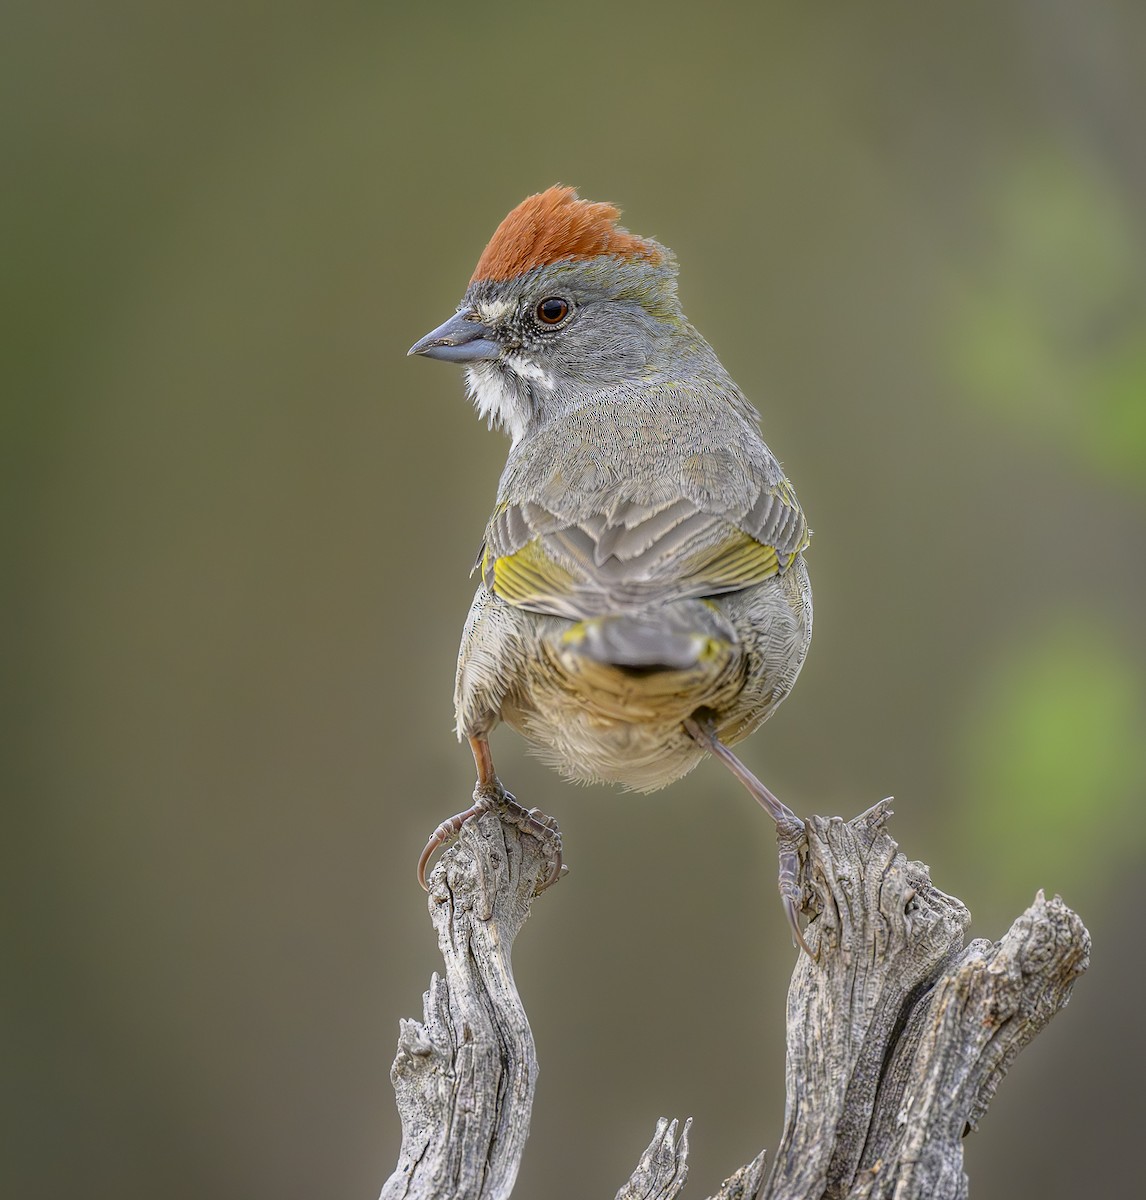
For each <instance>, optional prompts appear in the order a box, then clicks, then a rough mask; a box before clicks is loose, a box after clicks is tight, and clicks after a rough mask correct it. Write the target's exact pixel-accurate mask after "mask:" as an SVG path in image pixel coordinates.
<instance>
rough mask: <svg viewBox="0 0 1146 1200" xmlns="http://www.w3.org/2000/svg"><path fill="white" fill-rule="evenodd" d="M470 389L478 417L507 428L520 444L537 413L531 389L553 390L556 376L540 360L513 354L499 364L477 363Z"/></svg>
mask: <svg viewBox="0 0 1146 1200" xmlns="http://www.w3.org/2000/svg"><path fill="white" fill-rule="evenodd" d="M515 377H516V378H515ZM517 380H520V381H521V382H520V383H518V382H517ZM466 390H467V392H468V393H469V397H470V399H471V400H472V401H473V403H474V407H475V408H476V409H477V413H478V416H479V417H481V418H482V419H483V420H484V421H485V422H486V424H487V425H488V426H489V427H490V429H493V428H494V427H495V426H499V427H500V428H502V429H504V430H505V431H506V433H508V434H509V436H510V438H511V439H512V440H513V444H514V445H515V446H516V445H517V443H518V442H519V441H521V439H522V436H523V435H524V433H525V429H526V426H527V425H528V424H529V418H530V417H531V416H532V415H533V407H532V405H531V404H530V400H529V393H530V391H535V392H546V393H548V392H552V391H553V378H552V376H551V375H550V374H549V372H548V371H545V370H543V369H542V368H541V367H539V366H537V364H536V363H531V362H528V361H527V360H525V359H523V358H522V357H521V356H520V355H518V354H513V353H509V354H504V355H503V356H502V358H501V360H500V362H498V363H476V364H475V365H474V366H472V367H468V368H467V369H466Z"/></svg>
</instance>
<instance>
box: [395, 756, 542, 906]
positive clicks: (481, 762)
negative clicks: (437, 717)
mask: <svg viewBox="0 0 1146 1200" xmlns="http://www.w3.org/2000/svg"><path fill="white" fill-rule="evenodd" d="M469 742H470V749H471V750H472V751H473V755H474V765H475V766H476V767H477V776H478V779H477V786H476V787H475V788H474V802H473V804H472V805H471V806H470V807H469V808H467V809H466V810H465V812H460V813H457V814H456V815H455V816H452V817H450V819H449V820H448V821H443V822H442V823H441V824H440V825H439V826H438V827H437V829H435V830H434V832H433V833H432V834H431V835H430V840H429V841H428V842H427V843H426V848H425V849H424V850H423V851H422V856H421V858H419V859H418V882H419V883H420V884H421V885H422V887H423V888H424V889H425V890H426V891H429V890H430V889H429V885H428V884H427V883H426V865H427V864H428V863H429V861H430V857H431V855H432V854H433V853H434V851H435V850H437V849H438V847H439V846H444V845H446V844H447V843H448V842H452V841H453V840H454V838H456V837H457V836H458V834H459V833H461V830H462V826H463V825H464V824H465V823H466V822H467V821H468V820H469V819H470V818H471V817H476V816H478V815H479V814H480V813H483V812H496V813H498V814H499V815H500V816H502V817H504V818H505V819H507V820H508V821H509V822H510V823H511V824H513V825H514V826H516V828H518V829H519V830H521V832H522V833H528V834H530V835H531V836H533V837H535V838H537V839H538V841H540V842H541V843H542V845H544V846H545V847H546V849H547V850H549V851H550V852H551V853H552V855H553V861H552V866H551V868H550V871H549V875H548V877H547V878H546V880H545V883H544V884H543V885H542V886H541V888H540V889H539V891H540V892H543V891H545V889H546V888H547V887H551V886H552V885H553V884H554V883H556V882H557V880H558V878H559V877H560V875H561V868H562V866H563V864H564V859H563V857H562V854H561V831H560V830H559V829H558V828H557V822H556V821H554V820H553V818H552V817H547V816H546V815H545V814H544V813H543V812H541V810H540V809H537V808H525V807H524V806H523V805H521V804H518V802H517V801H516V800H515V799H514V797H513V796H511V795H510V794H509V792H507V791H506V790H505V788H504V787H502V785H501V780H500V779H498V777H497V775H496V773H495V772H494V769H493V755H492V754H491V753H490V750H489V742H488V741H487V740H486V739H485V738H483V737H472V738H470V740H469Z"/></svg>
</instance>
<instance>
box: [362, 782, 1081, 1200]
mask: <svg viewBox="0 0 1146 1200" xmlns="http://www.w3.org/2000/svg"><path fill="white" fill-rule="evenodd" d="M889 815H890V812H889V810H888V808H887V805H886V803H884V804H879V805H876V806H875V807H874V808H873V809H870V810H869V811H868V812H866V813H864V814H862V815H861V816H859V817H856V818H855V819H854V820H852V821H848V822H845V821H842V820H840V819H839V818H830V819H829V818H823V817H812V818H810V819H809V820H808V823H807V846H806V851H805V855H804V858H803V880H804V885H805V897H806V901H807V909H806V911H807V912H808V913H809V915H810V916H811V920H810V922H809V925H808V928H807V931H806V934H805V936H806V938H807V940H808V943H809V946H810V947H811V949H812V951H813V954H814V955H815V958H814V959H812V958H809V957H807V956H806V955H800V957H799V959H798V961H797V963H796V967H795V970H794V971H793V974H792V982H791V985H790V987H789V992H788V1006H787V1030H788V1058H787V1067H786V1089H787V1106H786V1113H787V1115H786V1119H785V1125H784V1130H783V1133H782V1135H781V1138H780V1144H779V1146H778V1148H777V1150H776V1153H775V1156H774V1162H773V1166H772V1169H771V1172H770V1174H769V1173H768V1172H767V1168H766V1165H765V1153H764V1151H761V1153H760V1154H759V1155H758V1156H757V1157H756V1158H755V1159H753V1161H752V1162H751V1163H748V1164H746V1165H745V1166H744V1167H741V1168H740V1170H738V1171H736V1172H734V1174H733V1175H731V1176H730V1177H729V1178H728V1179H726V1180H725V1181H724V1183H723V1184H722V1185H721V1186H720V1188H719V1189H718V1190H717V1191H716V1192H715V1193H713V1200H844V1198H848V1200H883V1198H887V1200H891V1198H893V1197H894V1200H960V1198H962V1197H965V1196H966V1195H967V1178H966V1175H965V1174H964V1172H963V1149H962V1139H963V1137H964V1135H965V1133H967V1132H969V1131H970V1130H972V1129H974V1128H975V1127H976V1125H977V1124H978V1122H979V1121H980V1120H981V1119H982V1117H983V1114H984V1113H985V1112H986V1110H987V1106H988V1104H989V1103H990V1100H991V1097H992V1096H993V1095H994V1093H995V1089H996V1088H997V1087H998V1085H999V1082H1000V1080H1001V1079H1002V1077H1003V1075H1004V1074H1005V1073H1006V1071H1007V1068H1008V1067H1009V1066H1010V1064H1011V1063H1012V1062H1013V1061H1014V1059H1015V1056H1016V1055H1017V1054H1018V1053H1019V1051H1020V1050H1021V1049H1022V1048H1023V1047H1024V1046H1025V1045H1026V1044H1027V1043H1028V1042H1029V1041H1030V1040H1031V1039H1032V1038H1033V1037H1034V1036H1035V1035H1036V1034H1037V1033H1038V1032H1039V1030H1040V1029H1042V1028H1043V1026H1045V1025H1046V1024H1047V1022H1048V1021H1049V1020H1050V1019H1051V1017H1053V1016H1054V1014H1055V1013H1056V1012H1057V1011H1058V1010H1059V1009H1060V1008H1062V1007H1063V1006H1064V1005H1065V1004H1066V1003H1067V1001H1068V999H1069V998H1070V992H1071V988H1072V986H1073V984H1074V981H1075V979H1076V978H1077V977H1078V976H1079V975H1080V974H1081V973H1082V972H1083V971H1085V970H1086V966H1087V961H1088V955H1089V951H1090V935H1089V934H1088V933H1087V931H1086V928H1085V927H1084V926H1083V924H1082V922H1081V921H1080V920H1079V918H1078V917H1077V916H1076V915H1075V914H1074V913H1073V912H1071V910H1070V909H1068V908H1067V907H1066V906H1065V905H1064V904H1063V903H1062V901H1061V900H1059V899H1058V898H1057V897H1056V898H1055V899H1053V900H1047V899H1046V897H1045V896H1044V895H1043V894H1042V893H1041V892H1040V893H1039V894H1038V896H1037V897H1036V898H1035V901H1034V903H1033V904H1032V905H1031V907H1030V908H1028V909H1027V911H1026V912H1025V913H1023V914H1022V915H1021V916H1019V917H1018V918H1017V919H1016V921H1015V922H1014V924H1013V925H1012V926H1011V928H1010V930H1009V931H1008V932H1007V933H1006V934H1005V935H1004V936H1003V938H1002V939H1001V940H1000V941H998V942H989V941H985V940H977V941H973V942H971V943H970V944H969V945H966V946H965V945H964V934H965V931H966V929H967V926H968V925H969V923H970V914H969V913H968V911H967V909H966V907H965V906H964V905H963V904H962V902H961V901H959V900H957V899H956V898H954V897H953V896H948V895H946V894H944V893H943V892H941V891H939V889H938V888H936V887H935V886H934V885H933V884H932V883H931V880H930V877H929V874H928V868H927V867H926V866H924V865H923V864H922V863H918V862H910V861H908V860H907V858H906V857H905V856H904V855H903V854H902V853H901V852H900V851H899V848H898V846H897V845H896V844H895V842H894V841H892V839H891V837H890V836H889V835H888V833H887V831H886V829H885V825H886V821H887V818H888V816H889ZM546 871H547V863H546V861H545V857H544V848H543V847H542V846H541V845H540V844H539V843H538V841H537V840H536V839H535V838H533V837H531V836H530V835H529V834H523V833H522V832H521V831H520V830H519V829H517V828H515V827H514V826H513V825H512V824H509V823H503V821H502V820H501V818H500V817H499V816H497V815H496V814H494V813H486V814H483V815H482V816H481V817H480V818H478V819H476V820H473V821H470V822H469V823H468V824H467V825H466V826H465V828H464V829H463V830H462V834H461V837H460V838H459V840H458V843H457V844H456V845H455V846H453V847H451V848H450V849H449V850H448V851H447V852H446V853H445V854H444V855H443V856H442V860H441V862H440V863H439V864H438V866H437V868H436V869H435V871H434V873H433V877H432V886H431V894H430V912H431V917H432V919H433V923H434V926H435V928H436V930H437V933H438V945H439V947H440V949H441V951H442V957H443V959H444V962H445V974H444V976H443V977H440V976H438V975H435V976H434V977H433V980H432V981H431V984H430V990H429V991H428V992H427V993H426V994H425V1001H424V1014H423V1017H422V1020H421V1021H413V1020H410V1021H403V1022H402V1023H401V1026H400V1032H399V1038H398V1054H397V1057H396V1059H395V1061H394V1066H393V1069H392V1071H391V1076H390V1077H391V1081H392V1082H393V1084H394V1090H395V1094H396V1098H397V1104H398V1112H399V1115H400V1117H401V1120H402V1147H401V1151H400V1153H399V1159H398V1166H397V1168H396V1169H395V1171H394V1173H393V1174H392V1175H391V1176H390V1178H389V1180H388V1181H387V1182H386V1184H385V1186H384V1187H383V1189H382V1195H381V1200H430V1198H431V1197H432V1198H434V1200H446V1198H452V1200H504V1197H507V1196H509V1195H510V1193H511V1191H512V1190H513V1184H514V1181H515V1179H516V1177H517V1169H518V1164H519V1163H520V1161H521V1155H522V1151H523V1150H524V1147H525V1140H526V1137H527V1136H528V1132H529V1120H530V1113H531V1109H532V1103H533V1085H534V1080H535V1078H536V1074H537V1059H536V1055H535V1051H534V1046H533V1038H532V1035H531V1034H530V1030H529V1022H528V1020H527V1019H526V1015H525V1010H524V1008H523V1007H522V1004H521V1000H520V998H519V997H518V994H517V988H516V986H515V985H514V981H513V971H512V967H511V962H510V951H511V948H512V945H513V940H514V938H515V937H516V935H517V932H518V931H519V930H520V928H521V926H522V924H523V923H524V921H525V918H526V917H527V916H528V914H529V910H530V906H531V904H532V901H533V899H534V892H535V889H536V888H537V886H538V884H539V882H540V881H544V879H545V877H546ZM689 1124H690V1123H689V1122H687V1121H686V1122H685V1123H684V1125H683V1126H679V1125H678V1123H677V1122H676V1121H671V1122H670V1121H668V1120H667V1119H664V1118H662V1119H661V1120H660V1121H659V1122H658V1123H657V1127H656V1132H655V1133H654V1135H653V1139H652V1141H651V1142H650V1144H649V1146H648V1148H647V1149H646V1150H645V1152H644V1153H643V1154H642V1155H641V1158H640V1161H639V1162H638V1164H637V1167H636V1169H635V1170H634V1172H633V1174H632V1176H631V1178H630V1179H629V1180H628V1182H626V1183H625V1184H624V1185H623V1186H622V1187H621V1189H620V1191H618V1192H617V1200H671V1198H672V1197H674V1196H676V1195H677V1193H678V1192H679V1191H680V1189H681V1188H682V1187H683V1186H684V1182H685V1178H686V1175H687V1171H688V1139H689ZM766 1174H767V1178H765V1175H766Z"/></svg>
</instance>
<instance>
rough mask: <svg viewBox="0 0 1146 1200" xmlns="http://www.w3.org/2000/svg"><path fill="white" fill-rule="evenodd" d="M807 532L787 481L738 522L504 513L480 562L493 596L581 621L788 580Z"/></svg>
mask: <svg viewBox="0 0 1146 1200" xmlns="http://www.w3.org/2000/svg"><path fill="white" fill-rule="evenodd" d="M808 539H809V531H808V526H807V522H806V520H805V518H804V514H803V511H802V510H801V508H800V506H799V504H798V502H797V501H796V496H795V493H794V492H793V491H792V488H791V485H790V484H789V483H788V481H787V480H786V479H783V478H781V480H780V481H779V483H778V484H777V485H776V486H775V487H773V488H767V489H764V490H762V491H761V493H760V495H759V496H758V498H757V500H756V503H755V504H754V505H753V506H752V508H751V509H750V510H749V511H748V512H746V513H743V514H741V515H739V516H738V517H737V518H736V519H734V520H733V519H730V518H729V517H728V516H724V515H718V514H714V513H709V512H705V511H703V510H702V509H700V508H698V507H697V506H696V505H695V504H693V503H692V502H691V501H688V500H684V499H681V500H676V501H673V502H671V503H667V504H659V505H641V504H636V503H633V502H622V503H617V504H614V505H613V506H612V507H611V508H610V510H609V512H608V513H594V514H592V515H590V516H588V517H586V518H584V519H581V520H579V521H577V522H576V523H571V522H570V520H569V518H568V517H563V516H561V515H559V514H556V513H553V512H551V511H549V510H548V509H546V508H544V507H543V506H541V505H538V504H531V503H525V504H502V505H499V507H498V509H497V511H496V512H495V513H494V515H493V518H492V519H491V521H490V523H489V526H488V527H487V529H486V537H485V544H484V545H483V547H482V553H481V556H480V558H479V560H478V564H479V566H480V567H481V572H482V578H483V580H484V581H485V584H486V587H488V588H489V589H490V590H491V591H492V592H494V593H495V594H496V595H497V596H500V597H501V598H502V599H503V600H506V601H508V602H509V603H510V604H515V605H517V606H518V607H521V608H527V609H530V610H532V611H534V612H540V613H550V614H553V615H556V616H562V617H569V618H571V619H573V620H582V619H584V618H586V617H591V616H597V615H600V614H602V613H607V612H618V611H623V610H625V609H630V608H638V607H642V606H644V605H646V604H652V603H657V602H660V601H665V600H672V599H680V598H683V597H687V596H716V595H720V594H722V593H725V592H732V591H739V590H740V589H741V588H746V587H751V586H752V585H754V584H757V583H761V582H763V581H764V580H765V579H768V578H770V577H771V576H773V575H776V574H781V573H783V572H784V571H785V570H787V568H788V566H789V565H790V564H791V562H792V560H793V559H794V558H795V556H796V555H797V554H799V553H800V551H802V550H803V549H804V548H805V546H807V544H808Z"/></svg>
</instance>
